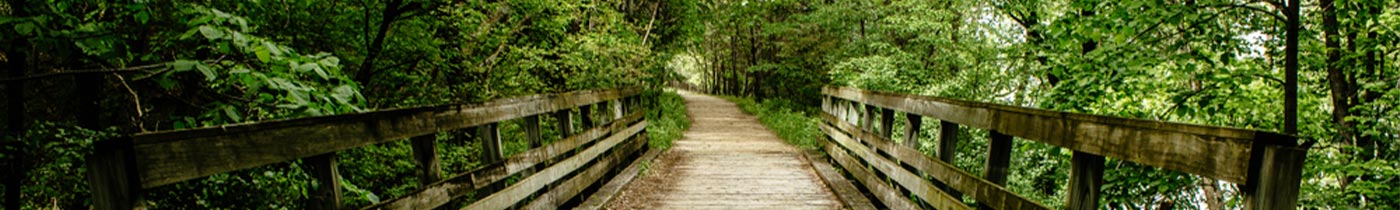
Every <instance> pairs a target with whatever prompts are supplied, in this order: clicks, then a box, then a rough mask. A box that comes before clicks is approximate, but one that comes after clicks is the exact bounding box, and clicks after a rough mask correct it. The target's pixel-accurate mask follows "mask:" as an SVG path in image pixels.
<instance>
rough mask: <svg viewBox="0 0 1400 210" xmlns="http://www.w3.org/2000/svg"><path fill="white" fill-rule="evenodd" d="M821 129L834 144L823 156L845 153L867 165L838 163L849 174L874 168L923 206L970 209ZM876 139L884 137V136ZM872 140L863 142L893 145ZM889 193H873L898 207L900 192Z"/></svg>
mask: <svg viewBox="0 0 1400 210" xmlns="http://www.w3.org/2000/svg"><path fill="white" fill-rule="evenodd" d="M821 128H822V130H824V131H826V133H827V134H828V135H829V136H831V140H832V141H833V142H835V144H829V145H828V146H827V147H828V148H827V154H831V156H832V157H841V156H846V153H848V152H849V153H851V154H853V155H855V157H857V158H860V160H864V162H866V163H868V164H867V165H861V164H859V163H856V162H854V161H848V162H841V165H842V168H845V169H846V170H847V171H852V173H851V174H852V175H855V174H858V173H856V172H858V171H864V170H868V169H866V166H869V167H870V168H874V169H875V170H876V171H879V172H880V173H881V174H885V177H887V178H888V179H889V180H891V181H893V182H894V183H895V184H898V185H899V186H900V187H901V188H903V189H905V190H908V191H909V192H910V194H913V195H914V196H918V198H919V199H920V200H923V201H924V202H925V203H928V204H929V205H930V206H932V207H933V208H935V209H972V208H971V207H968V206H967V205H964V204H963V203H962V200H960V199H957V198H953V197H951V196H949V195H948V194H947V193H944V192H943V191H940V190H938V189H937V187H935V186H933V183H932V182H929V181H928V180H926V179H924V178H923V177H922V176H919V175H918V174H915V173H913V172H909V171H906V170H904V168H903V167H901V166H900V164H899V163H898V162H895V161H891V160H889V159H886V158H885V157H881V156H880V154H877V153H876V152H875V151H873V150H871V149H870V148H867V147H865V145H864V144H861V143H860V142H857V141H859V140H856V139H852V138H851V137H850V136H847V135H846V134H845V133H843V132H841V131H838V130H836V129H835V128H832V127H831V126H829V125H826V124H822V125H821ZM879 137H881V138H884V136H879ZM873 141H875V140H868V141H867V142H872V144H881V143H883V144H890V146H892V145H893V144H892V143H893V142H879V143H874V142H873ZM832 146H839V147H843V148H830V147H832ZM835 149H841V150H845V151H837V150H835ZM838 159H839V158H838ZM896 160H899V159H896ZM857 180H860V181H861V182H862V183H866V182H868V181H870V182H873V183H866V186H872V184H873V185H884V182H883V181H880V179H879V178H876V177H859V176H858V177H857ZM875 187H879V186H875ZM881 188H883V187H881ZM872 189H873V187H872ZM890 192H894V194H892V195H886V194H889V193H890ZM890 192H879V193H876V196H878V197H879V198H880V199H881V200H883V201H885V203H887V204H889V203H891V202H896V203H900V204H901V205H902V203H903V202H899V200H907V198H906V197H905V196H902V195H900V193H898V192H899V191H890ZM892 200H893V201H892ZM890 207H891V208H896V209H907V208H903V207H904V206H894V205H892V206H890Z"/></svg>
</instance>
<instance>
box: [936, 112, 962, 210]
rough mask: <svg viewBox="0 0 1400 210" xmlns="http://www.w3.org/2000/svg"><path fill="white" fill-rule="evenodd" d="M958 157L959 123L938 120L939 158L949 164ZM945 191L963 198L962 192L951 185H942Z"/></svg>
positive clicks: (955, 196)
mask: <svg viewBox="0 0 1400 210" xmlns="http://www.w3.org/2000/svg"><path fill="white" fill-rule="evenodd" d="M957 157H958V124H957V123H953V122H948V121H946V120H939V121H938V160H942V161H943V162H945V163H948V164H949V165H952V164H953V160H954V159H955V158H957ZM941 187H942V188H943V191H944V192H948V195H950V196H953V197H954V198H962V193H960V192H958V191H957V190H954V189H953V188H952V187H949V186H941Z"/></svg>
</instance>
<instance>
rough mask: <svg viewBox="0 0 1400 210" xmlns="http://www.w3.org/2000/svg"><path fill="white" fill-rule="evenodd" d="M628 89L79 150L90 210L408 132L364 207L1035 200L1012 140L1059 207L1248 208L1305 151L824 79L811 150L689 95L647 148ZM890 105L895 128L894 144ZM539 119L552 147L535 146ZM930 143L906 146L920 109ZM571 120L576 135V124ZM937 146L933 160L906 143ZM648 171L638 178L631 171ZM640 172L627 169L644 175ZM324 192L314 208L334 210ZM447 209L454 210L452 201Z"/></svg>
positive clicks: (949, 205)
mask: <svg viewBox="0 0 1400 210" xmlns="http://www.w3.org/2000/svg"><path fill="white" fill-rule="evenodd" d="M640 92H641V90H640V89H638V88H620V89H608V90H593V91H579V92H570V93H563V94H546V95H534V96H525V97H518V98H510V99H500V100H494V101H490V102H485V103H479V104H453V105H442V106H429V107H417V108H405V109H393V110H384V111H375V112H365V113H355V114H345V115H335V116H323V117H312V118H302V119H291V120H281V121H272V122H258V123H247V124H236V125H227V126H218V127H206V128H198V129H189V130H178V131H163V132H154V133H142V134H135V135H131V136H128V137H126V138H122V139H117V140H109V141H102V142H98V144H97V148H96V152H95V154H94V156H93V157H90V158H89V160H90V161H89V169H91V170H90V171H89V173H90V183H91V184H92V186H93V191H92V192H93V197H94V198H93V201H94V203H95V207H96V208H97V209H140V208H144V201H143V196H145V195H144V192H143V191H144V190H146V189H152V188H155V187H160V186H165V185H169V184H174V183H178V182H183V181H188V180H191V179H196V178H201V177H206V176H210V175H213V174H218V173H227V172H231V171H236V170H241V169H247V168H252V167H257V166H262V165H269V164H277V163H283V162H289V161H296V160H301V161H303V162H302V163H303V164H304V165H310V166H312V168H313V169H312V170H310V172H311V174H312V175H313V177H315V178H316V180H317V182H320V184H319V185H318V186H340V184H339V179H338V178H337V177H339V176H338V170H337V168H336V158H335V157H336V156H335V154H336V153H337V152H339V151H344V150H348V149H354V148H359V147H364V146H368V145H373V144H379V143H386V142H393V141H403V140H407V141H411V144H412V146H413V151H414V154H413V158H414V160H415V163H417V167H416V170H417V171H418V176H419V178H420V180H424V181H423V183H430V184H425V185H424V186H422V187H421V188H420V189H418V190H417V191H416V192H413V193H411V194H409V195H406V196H403V197H399V198H394V199H390V200H385V201H383V202H380V203H377V204H375V205H372V206H369V207H365V209H434V208H444V207H452V208H456V207H458V206H464V207H462V208H464V209H515V208H519V209H557V208H579V209H599V208H609V209H840V208H845V209H883V208H887V209H971V208H973V206H969V205H967V203H965V202H964V201H963V199H961V198H962V197H963V196H966V197H969V198H971V199H972V200H973V201H975V203H976V205H977V206H976V207H978V208H982V209H1048V207H1046V206H1044V205H1042V204H1039V203H1036V202H1034V201H1031V200H1028V199H1026V198H1025V197H1022V196H1020V195H1017V194H1015V193H1012V192H1010V191H1008V190H1006V188H1004V187H1003V185H1004V184H1005V182H1006V174H1007V166H1008V161H1009V160H1010V155H1011V154H1010V153H1011V151H1012V150H1011V146H1012V145H1013V144H1012V142H1013V141H1016V139H1017V138H1016V137H1019V140H1022V141H1035V142H1040V143H1045V144H1049V145H1054V146H1058V147H1063V148H1067V149H1070V150H1073V151H1075V152H1074V155H1073V158H1072V162H1073V165H1072V170H1071V171H1072V172H1071V178H1070V180H1069V184H1070V188H1069V193H1068V194H1069V196H1068V197H1067V198H1065V199H1067V201H1068V202H1067V204H1068V205H1067V207H1066V208H1068V209H1094V208H1096V207H1097V206H1098V200H1099V199H1098V194H1099V192H1098V191H1099V188H1100V187H1099V186H1100V184H1103V180H1102V178H1103V169H1104V165H1103V164H1104V158H1106V157H1107V158H1116V159H1119V160H1123V161H1131V162H1135V163H1139V164H1143V165H1148V166H1154V167H1159V168H1163V169H1169V170H1176V171H1181V172H1186V173H1191V174H1196V175H1200V176H1203V177H1211V178H1215V179H1219V180H1224V181H1229V182H1233V183H1237V184H1239V185H1240V186H1242V187H1241V191H1242V192H1241V193H1242V194H1243V195H1244V197H1245V206H1246V208H1247V209H1292V208H1294V206H1296V202H1297V197H1298V186H1299V181H1300V176H1301V170H1302V164H1303V159H1304V158H1305V157H1306V152H1307V151H1306V148H1304V147H1301V146H1299V145H1297V143H1296V140H1295V138H1294V137H1291V136H1287V135H1280V134H1276V133H1270V132H1263V131H1255V130H1245V129H1235V128H1223V127H1212V126H1201V125H1189V124H1180V123H1170V122H1160V121H1148V120H1136V119H1125V118H1117V117H1105V116H1094V115H1085V114H1075V113H1065V112H1056V111H1047V110H1038V109H1029V108H1021V107H1013V106H1004V105H996V104H987V103H979V102H969V101H958V100H950V99H942V98H935V97H928V96H917V95H903V94H892V93H882V92H873V91H865V90H859V89H853V88H843V87H828V88H826V89H824V90H823V93H824V95H825V96H824V99H823V102H822V105H821V106H822V110H823V112H822V113H820V117H821V118H822V119H823V120H822V123H821V125H820V127H821V130H822V131H823V133H825V134H826V135H825V138H822V139H821V140H822V142H824V145H825V146H824V147H823V148H822V149H821V152H824V153H825V155H822V154H819V153H818V152H817V151H805V152H804V151H800V150H798V149H796V148H792V147H791V146H789V145H785V144H782V143H781V142H780V141H777V140H776V138H775V137H773V136H772V134H771V132H770V131H767V130H766V129H763V128H761V127H759V126H757V125H756V124H754V123H755V122H754V119H753V117H751V116H746V115H743V114H739V113H737V108H734V107H733V105H732V104H728V103H727V102H723V101H720V100H718V99H714V98H709V97H706V96H699V95H688V96H687V100H688V101H689V102H688V103H687V106H689V107H690V108H689V109H691V113H690V114H691V117H692V118H694V119H695V125H694V126H693V127H692V130H691V131H688V132H687V133H686V137H684V138H683V139H682V140H678V141H677V142H676V143H675V144H676V146H675V147H674V148H672V149H669V150H667V151H659V150H650V149H649V147H647V146H646V143H647V139H646V135H645V133H646V131H645V128H646V125H647V122H646V120H645V119H643V118H644V117H643V116H644V113H645V110H643V109H642V106H641V104H642V103H640V102H641V101H642V99H640V98H639V94H640ZM896 112H900V113H904V114H903V115H904V116H905V119H904V120H903V123H902V124H903V125H905V126H904V127H903V128H902V130H903V132H904V135H902V136H903V137H904V138H903V139H898V140H895V139H891V137H892V136H893V133H894V132H895V131H894V130H895V129H896V128H895V127H896V126H895V125H896V123H895V120H896V119H895V117H896ZM541 117H553V118H554V119H556V120H554V122H557V123H558V126H555V128H556V129H557V131H556V132H555V133H559V134H561V137H560V140H558V141H554V142H551V143H548V144H544V143H543V142H541V139H542V137H541V133H542V132H541V126H540V123H541V122H542V121H541V120H540V118H541ZM926 117H927V118H932V119H935V120H938V123H939V125H940V126H939V127H940V130H939V131H940V134H939V135H938V139H936V140H935V139H918V138H917V137H918V136H919V135H916V134H917V132H918V131H919V129H918V128H919V127H920V126H921V124H922V123H923V120H924V118H926ZM507 120H523V122H524V126H523V127H524V128H523V129H522V130H523V132H524V134H523V135H524V136H526V141H529V145H530V148H528V149H527V150H525V151H523V152H519V153H515V154H511V155H509V156H506V155H505V154H504V153H503V150H502V147H501V145H502V143H501V138H500V133H499V132H500V129H498V128H497V123H500V122H503V121H507ZM576 128H577V130H575V129H576ZM457 129H474V131H475V132H477V135H476V136H479V137H480V138H478V139H476V140H478V141H481V142H480V143H481V145H483V148H482V150H483V151H485V152H484V156H483V157H481V159H482V160H485V161H486V162H487V164H485V166H484V167H481V168H476V169H473V170H470V171H469V172H466V173H462V174H455V175H451V176H449V177H441V176H440V174H441V169H440V168H441V166H439V163H438V154H437V153H436V152H435V149H434V148H436V147H437V145H435V139H434V137H433V134H435V133H437V132H442V131H450V130H457ZM958 129H984V130H987V131H989V133H990V139H991V143H990V147H989V154H988V155H987V157H988V158H987V160H986V164H985V169H984V170H983V172H984V174H982V175H980V176H978V175H973V174H970V173H968V172H966V171H963V170H961V169H958V168H956V167H953V166H952V165H951V164H948V161H949V160H951V159H952V158H953V157H954V155H955V152H956V150H955V149H954V148H956V145H957V144H958V142H957V141H956V140H957V137H956V135H957V133H958V132H957V131H958ZM918 142H929V143H936V145H938V146H937V148H938V153H937V157H931V156H926V155H924V154H922V153H920V152H919V151H918V150H916V149H914V148H912V147H910V146H911V145H916V144H917V143H918ZM644 170H645V171H646V173H642V171H644ZM639 177H640V178H639ZM340 195H341V193H340V188H339V187H320V188H319V189H317V190H316V192H315V194H314V195H313V196H312V197H313V198H314V199H315V202H316V203H315V204H313V205H311V206H313V207H315V208H318V209H342V208H344V207H343V206H341V203H342V202H341V198H340ZM449 204H452V205H449Z"/></svg>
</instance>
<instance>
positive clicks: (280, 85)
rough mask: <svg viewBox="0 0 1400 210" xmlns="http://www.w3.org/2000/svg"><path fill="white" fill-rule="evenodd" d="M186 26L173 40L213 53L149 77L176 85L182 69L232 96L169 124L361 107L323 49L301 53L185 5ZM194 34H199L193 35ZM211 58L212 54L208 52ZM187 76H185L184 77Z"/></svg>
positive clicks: (235, 21) (237, 21)
mask: <svg viewBox="0 0 1400 210" xmlns="http://www.w3.org/2000/svg"><path fill="white" fill-rule="evenodd" d="M186 12H189V13H191V14H190V15H192V16H193V19H191V20H190V21H189V22H187V23H186V24H188V25H189V27H190V29H189V30H188V31H186V32H185V33H184V34H183V35H181V36H180V37H179V38H178V39H179V40H183V41H194V42H207V43H209V44H208V45H204V46H201V47H198V48H195V49H193V50H202V51H209V52H212V53H214V54H217V55H219V56H218V57H219V58H217V59H214V60H211V61H196V60H183V59H182V60H176V61H173V62H170V63H169V64H168V65H169V66H170V70H169V71H167V72H165V73H162V74H160V75H159V76H156V77H154V80H155V82H156V83H157V84H160V86H161V88H164V89H166V90H174V89H191V88H193V87H182V86H180V85H181V84H182V83H181V81H180V80H181V79H184V78H182V77H179V76H182V75H183V74H194V73H198V75H201V76H203V77H202V78H203V81H204V82H201V83H198V85H200V86H203V87H202V88H207V89H208V90H212V91H214V92H217V93H219V94H223V95H230V96H232V97H234V98H236V99H237V100H236V101H230V102H214V103H211V104H208V105H206V106H207V108H206V109H205V110H206V111H205V112H204V113H202V114H200V115H199V116H198V117H195V118H186V119H184V120H182V121H176V126H175V128H188V127H203V126H211V125H219V124H226V123H236V122H244V121H260V120H266V119H277V118H286V117H305V116H319V115H326V114H336V113H347V112H355V111H363V110H362V109H361V108H360V107H361V106H362V105H363V104H364V97H363V96H361V95H360V91H359V88H358V87H357V85H356V84H355V82H354V81H351V80H350V79H349V78H348V77H347V76H346V75H345V74H343V73H341V71H340V59H339V58H336V57H335V56H331V55H330V54H327V53H320V54H316V55H309V56H307V55H301V54H298V53H296V52H295V51H293V50H292V49H291V48H289V47H287V46H282V45H279V44H276V43H275V42H273V41H271V40H268V39H265V38H262V37H259V36H255V35H251V34H247V32H248V31H249V30H250V29H249V27H248V26H247V20H245V19H244V18H243V17H239V16H235V15H232V14H229V13H225V12H223V11H219V10H217V9H208V8H204V7H201V6H198V5H193V6H190V7H188V10H187V11H186ZM196 34H198V35H199V36H201V37H203V38H202V39H200V38H195V37H194V36H196ZM211 57H212V56H211ZM185 77H187V76H185Z"/></svg>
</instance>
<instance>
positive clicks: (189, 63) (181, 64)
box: [170, 60, 199, 72]
mask: <svg viewBox="0 0 1400 210" xmlns="http://www.w3.org/2000/svg"><path fill="white" fill-rule="evenodd" d="M197 64H199V61H194V60H175V62H170V66H171V67H173V68H174V69H171V70H172V71H173V72H183V71H189V70H190V69H193V67H194V65H197Z"/></svg>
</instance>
